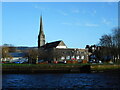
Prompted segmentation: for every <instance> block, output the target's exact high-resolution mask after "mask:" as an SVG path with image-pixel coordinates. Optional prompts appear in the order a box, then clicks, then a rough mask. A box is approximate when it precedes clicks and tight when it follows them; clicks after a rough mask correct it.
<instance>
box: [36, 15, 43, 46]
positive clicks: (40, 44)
mask: <svg viewBox="0 0 120 90" xmlns="http://www.w3.org/2000/svg"><path fill="white" fill-rule="evenodd" d="M43 45H45V35H44V32H43V22H42V16H41V17H40V32H39V35H38V48H40V47H41V46H43Z"/></svg>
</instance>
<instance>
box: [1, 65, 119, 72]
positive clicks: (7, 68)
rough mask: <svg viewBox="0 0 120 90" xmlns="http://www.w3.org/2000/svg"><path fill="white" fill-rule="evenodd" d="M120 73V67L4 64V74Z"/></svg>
mask: <svg viewBox="0 0 120 90" xmlns="http://www.w3.org/2000/svg"><path fill="white" fill-rule="evenodd" d="M108 71H120V65H109V64H108V65H92V64H37V65H36V64H3V65H2V72H3V73H90V72H108Z"/></svg>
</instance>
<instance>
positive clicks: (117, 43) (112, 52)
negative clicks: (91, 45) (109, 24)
mask: <svg viewBox="0 0 120 90" xmlns="http://www.w3.org/2000/svg"><path fill="white" fill-rule="evenodd" d="M99 45H100V46H101V47H103V48H102V49H101V53H100V54H101V55H102V56H112V57H113V61H114V62H120V29H119V28H117V29H113V32H112V34H111V35H107V34H106V35H103V36H102V37H101V38H100V42H99Z"/></svg>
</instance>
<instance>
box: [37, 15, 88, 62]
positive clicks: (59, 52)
mask: <svg viewBox="0 0 120 90" xmlns="http://www.w3.org/2000/svg"><path fill="white" fill-rule="evenodd" d="M38 50H39V57H38V59H39V60H40V59H42V60H45V61H50V62H51V61H70V60H77V61H78V62H87V61H88V55H89V53H88V49H78V48H68V47H67V46H66V45H65V43H64V42H63V41H62V40H60V41H55V42H50V43H45V34H44V31H43V23H42V16H41V17H40V32H39V35H38Z"/></svg>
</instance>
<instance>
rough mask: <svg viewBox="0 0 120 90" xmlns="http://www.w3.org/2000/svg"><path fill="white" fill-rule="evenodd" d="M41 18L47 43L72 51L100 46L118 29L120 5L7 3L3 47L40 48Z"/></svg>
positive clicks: (3, 15)
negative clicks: (107, 36) (90, 46)
mask: <svg viewBox="0 0 120 90" xmlns="http://www.w3.org/2000/svg"><path fill="white" fill-rule="evenodd" d="M41 14H42V17H43V27H44V33H45V35H46V42H52V41H56V40H63V41H64V42H65V44H66V45H67V46H68V47H70V48H84V47H85V45H87V44H88V45H93V44H97V43H98V42H99V38H100V37H101V36H102V35H104V34H109V33H111V30H112V29H114V28H115V27H117V26H118V3H117V2H116V3H115V2H56V3H55V2H4V3H3V4H2V29H3V31H2V43H3V44H4V43H7V44H12V45H14V46H37V37H38V33H39V23H40V20H39V19H40V15H41Z"/></svg>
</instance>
